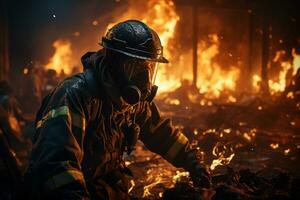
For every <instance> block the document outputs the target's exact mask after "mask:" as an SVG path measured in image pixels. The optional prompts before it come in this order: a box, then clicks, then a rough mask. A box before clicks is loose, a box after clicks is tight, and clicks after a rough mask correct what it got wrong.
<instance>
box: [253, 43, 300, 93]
mask: <svg viewBox="0 0 300 200" xmlns="http://www.w3.org/2000/svg"><path fill="white" fill-rule="evenodd" d="M285 53H286V52H285V51H283V50H280V51H277V52H276V55H275V57H274V59H273V62H280V58H281V56H282V55H285ZM292 57H293V61H292V62H291V61H281V62H280V67H281V70H280V72H279V74H278V77H276V76H275V77H272V78H270V79H269V80H268V85H269V88H270V93H271V94H276V93H279V92H283V91H284V90H285V88H286V86H287V84H288V83H287V74H288V72H289V71H290V70H292V75H293V76H294V75H296V73H297V70H298V69H299V68H300V55H299V54H297V53H296V50H295V49H292ZM260 82H261V77H260V76H259V75H257V74H255V75H254V76H253V80H252V84H253V87H254V89H255V90H256V91H258V90H259V85H260Z"/></svg>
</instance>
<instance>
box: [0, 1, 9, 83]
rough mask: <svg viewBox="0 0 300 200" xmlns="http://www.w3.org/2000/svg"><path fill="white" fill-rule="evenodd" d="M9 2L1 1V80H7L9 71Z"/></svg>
mask: <svg viewBox="0 0 300 200" xmlns="http://www.w3.org/2000/svg"><path fill="white" fill-rule="evenodd" d="M7 16H8V13H7V1H6V0H3V1H0V80H2V79H7V75H8V71H9V54H8V49H9V48H8V23H7V20H8V17H7Z"/></svg>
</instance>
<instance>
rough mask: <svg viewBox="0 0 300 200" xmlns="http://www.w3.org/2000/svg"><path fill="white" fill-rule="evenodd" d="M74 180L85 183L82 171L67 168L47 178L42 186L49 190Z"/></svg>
mask: <svg viewBox="0 0 300 200" xmlns="http://www.w3.org/2000/svg"><path fill="white" fill-rule="evenodd" d="M75 181H80V182H81V183H85V181H84V176H83V174H82V172H80V171H78V170H67V171H64V172H62V173H60V174H58V175H56V176H53V177H52V178H50V179H48V180H47V181H46V183H45V185H44V186H45V189H46V190H47V191H51V190H55V189H57V188H60V187H62V186H65V185H67V184H69V183H72V182H75Z"/></svg>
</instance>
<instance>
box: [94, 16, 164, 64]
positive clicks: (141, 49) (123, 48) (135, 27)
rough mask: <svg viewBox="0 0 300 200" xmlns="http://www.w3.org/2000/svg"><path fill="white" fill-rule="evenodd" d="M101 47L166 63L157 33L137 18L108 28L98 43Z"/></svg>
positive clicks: (134, 56)
mask: <svg viewBox="0 0 300 200" xmlns="http://www.w3.org/2000/svg"><path fill="white" fill-rule="evenodd" d="M100 44H101V45H102V46H103V47H105V48H107V49H110V50H112V51H115V52H119V53H121V54H124V55H127V56H129V57H133V58H138V59H143V60H150V61H155V62H161V63H168V60H167V59H166V58H164V57H163V47H162V45H161V42H160V39H159V37H158V35H157V33H156V32H155V31H154V30H152V29H151V28H149V27H148V26H147V25H146V24H144V23H143V22H141V21H138V20H127V21H124V22H121V23H118V24H116V25H114V26H113V27H112V28H111V29H109V30H108V32H107V33H106V35H105V37H103V38H102V41H101V43H100Z"/></svg>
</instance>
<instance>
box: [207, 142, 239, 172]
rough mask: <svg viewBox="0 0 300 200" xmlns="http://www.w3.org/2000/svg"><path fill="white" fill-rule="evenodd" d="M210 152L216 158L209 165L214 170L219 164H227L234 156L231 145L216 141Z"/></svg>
mask: <svg viewBox="0 0 300 200" xmlns="http://www.w3.org/2000/svg"><path fill="white" fill-rule="evenodd" d="M212 154H213V155H214V156H215V157H217V158H216V159H214V160H213V161H212V164H211V165H210V169H211V170H214V169H215V168H216V167H217V166H219V165H228V164H229V163H230V161H231V160H232V159H233V157H234V156H235V154H234V153H233V147H230V145H224V144H222V143H220V142H217V143H216V145H215V146H214V148H213V151H212Z"/></svg>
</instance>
